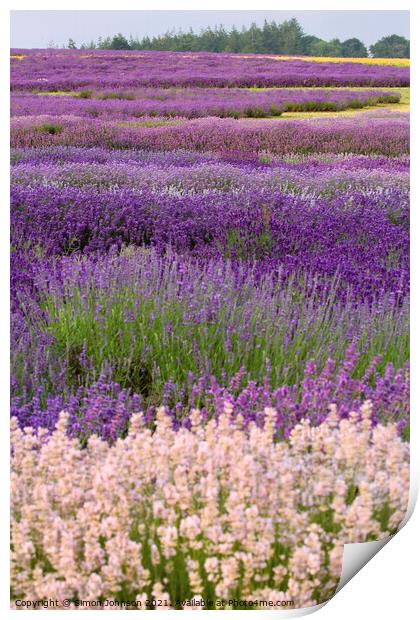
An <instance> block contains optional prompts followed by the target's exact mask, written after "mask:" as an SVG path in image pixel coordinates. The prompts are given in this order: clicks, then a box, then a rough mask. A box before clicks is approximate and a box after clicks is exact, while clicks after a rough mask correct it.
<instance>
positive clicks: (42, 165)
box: [11, 150, 409, 197]
mask: <svg viewBox="0 0 420 620" xmlns="http://www.w3.org/2000/svg"><path fill="white" fill-rule="evenodd" d="M26 154H27V153H22V152H21V151H19V152H14V153H13V155H12V156H13V160H14V165H13V166H12V169H11V182H12V184H19V185H26V186H28V185H29V186H34V185H37V184H42V185H48V186H52V187H57V188H58V187H63V188H64V187H69V186H71V187H87V186H88V187H92V188H98V189H108V190H109V191H111V192H118V191H120V190H122V189H131V190H133V191H136V192H138V191H142V190H145V189H149V190H152V191H154V192H159V193H160V192H167V193H170V194H172V195H176V194H178V195H182V194H185V193H188V194H191V193H207V192H209V191H213V192H214V191H221V192H232V191H236V192H237V191H245V190H255V191H262V190H263V189H264V188H265V189H267V190H277V191H280V190H281V191H283V192H285V193H287V194H293V195H302V194H303V195H304V196H306V197H308V196H309V195H312V196H313V197H317V196H319V195H330V194H331V193H333V192H335V191H345V192H346V193H351V192H353V191H354V190H356V189H357V190H360V191H367V192H370V193H372V192H374V193H375V194H377V195H378V196H382V197H384V196H385V195H386V193H387V191H388V190H392V189H395V188H399V189H401V190H405V191H406V193H407V194H408V192H409V169H408V166H407V163H408V162H407V161H406V160H405V159H404V158H396V159H390V158H382V159H377V160H375V159H374V158H366V157H363V156H362V157H356V156H353V157H349V158H347V159H344V158H342V159H339V160H335V161H333V162H331V163H330V162H323V161H319V160H308V161H305V162H300V163H287V162H278V163H277V165H266V166H255V165H251V164H250V163H243V164H238V163H234V162H232V161H230V162H229V161H217V160H216V159H215V160H214V161H208V160H207V161H206V160H205V161H199V160H198V161H197V162H194V160H193V161H191V162H186V161H185V159H184V157H180V159H179V161H178V160H177V159H174V160H168V158H167V157H166V155H162V157H161V158H160V159H159V158H156V159H155V161H153V160H152V161H149V160H148V158H147V154H146V157H145V160H144V161H141V159H140V158H139V157H138V158H137V160H136V159H135V158H133V159H132V160H131V161H130V160H129V161H124V160H121V161H120V160H118V158H117V157H116V158H115V159H114V160H111V159H109V160H108V161H107V163H104V160H105V161H106V160H107V158H106V157H105V158H103V157H101V156H100V157H98V159H99V161H100V162H101V163H96V162H95V163H93V162H92V161H91V159H92V153H91V152H90V150H89V152H88V153H86V158H84V153H80V154H79V155H80V160H79V161H72V159H71V158H70V160H68V159H67V156H66V154H64V159H63V160H59V159H58V158H57V159H56V161H48V159H47V158H46V157H44V159H42V154H41V156H40V157H39V158H36V160H35V161H33V160H32V161H30V160H29V161H27V160H26ZM262 157H264V156H262ZM20 158H22V159H20ZM165 162H167V163H165Z"/></svg>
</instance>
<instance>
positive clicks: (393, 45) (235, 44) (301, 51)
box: [68, 18, 410, 58]
mask: <svg viewBox="0 0 420 620" xmlns="http://www.w3.org/2000/svg"><path fill="white" fill-rule="evenodd" d="M70 42H72V43H73V44H74V41H73V40H72V39H69V45H68V47H70ZM92 47H96V48H98V49H117V50H158V51H159V50H160V51H173V52H198V51H203V52H230V53H242V54H285V55H305V56H337V57H345V58H365V57H367V55H368V51H367V48H366V46H365V45H364V43H363V42H362V41H360V40H359V39H357V38H351V39H347V40H346V41H343V42H341V41H340V40H339V39H332V40H331V41H324V40H323V39H320V38H319V37H315V36H313V35H308V34H305V33H304V31H303V28H302V26H301V25H300V24H299V22H298V21H297V19H295V18H292V19H289V20H286V21H284V22H282V23H277V22H275V21H272V22H268V21H267V20H264V24H263V26H258V25H257V24H256V23H255V22H253V23H252V24H251V25H250V26H249V28H246V27H245V26H244V27H242V29H241V30H238V29H237V28H236V27H235V26H233V27H232V29H231V30H226V29H225V27H224V26H222V25H219V26H215V27H214V28H211V27H210V26H208V27H207V28H202V29H201V31H200V32H199V33H195V32H193V30H192V29H191V28H190V29H189V30H188V31H186V32H184V31H182V30H178V31H175V30H170V31H168V32H166V33H165V34H161V35H157V36H155V37H152V38H150V37H148V36H146V37H143V38H142V39H139V38H134V37H133V36H130V38H129V39H127V38H126V37H124V36H123V35H122V34H121V33H118V34H116V35H115V36H114V37H106V38H105V39H102V38H101V37H99V39H98V41H97V43H96V44H95V43H94V42H91V43H90V44H89V45H82V46H81V48H82V49H89V48H92ZM409 48H410V42H409V41H407V39H405V38H404V37H399V36H397V35H392V36H390V37H384V38H383V39H381V40H380V41H378V42H377V43H376V44H375V45H373V46H371V47H370V51H371V53H372V55H373V56H374V57H375V58H378V57H384V58H388V57H395V58H405V57H408V56H409V55H410V50H409Z"/></svg>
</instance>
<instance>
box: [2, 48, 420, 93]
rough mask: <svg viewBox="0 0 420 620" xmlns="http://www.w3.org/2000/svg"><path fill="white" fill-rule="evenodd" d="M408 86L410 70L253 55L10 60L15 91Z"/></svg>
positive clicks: (28, 56)
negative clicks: (194, 87)
mask: <svg viewBox="0 0 420 620" xmlns="http://www.w3.org/2000/svg"><path fill="white" fill-rule="evenodd" d="M16 56H17V57H16ZM409 83H410V71H409V68H408V67H395V66H386V65H381V66H380V65H368V64H362V63H360V64H359V63H328V62H322V63H319V62H310V61H306V60H278V59H277V58H276V57H269V56H259V55H252V54H249V55H242V56H238V55H235V54H211V53H194V54H192V53H182V52H130V51H129V52H125V51H124V52H122V51H121V52H118V51H97V50H95V51H93V50H86V51H82V50H80V51H76V50H59V51H58V50H21V51H12V59H11V87H12V89H13V90H32V89H37V90H43V91H53V90H64V91H71V90H80V89H83V88H85V89H86V88H134V87H138V86H152V87H165V88H166V87H171V86H180V87H186V86H199V87H226V86H227V87H254V86H257V87H268V86H281V87H287V86H305V87H307V86H408V85H409Z"/></svg>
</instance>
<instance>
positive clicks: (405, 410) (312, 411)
mask: <svg viewBox="0 0 420 620" xmlns="http://www.w3.org/2000/svg"><path fill="white" fill-rule="evenodd" d="M356 360H357V355H356V354H355V352H354V349H353V348H350V349H349V350H348V352H347V355H346V359H345V361H344V362H343V364H342V365H341V366H340V367H339V368H337V365H336V363H335V362H334V361H333V360H332V359H328V361H327V363H326V364H325V367H324V368H322V369H321V368H317V366H316V364H315V363H314V362H313V361H311V362H309V363H308V364H307V366H306V368H305V372H304V377H303V380H302V381H301V382H300V383H299V385H292V386H288V385H284V386H282V387H279V388H277V389H275V390H273V389H272V388H271V387H270V382H269V380H268V379H265V380H264V381H263V382H262V383H261V384H259V385H258V384H257V383H256V382H255V381H251V382H248V383H247V384H246V385H243V383H244V376H246V371H245V370H244V369H241V370H240V371H239V372H238V373H237V374H236V375H235V376H234V377H233V378H232V379H231V381H230V382H229V385H228V387H223V386H221V385H219V384H218V382H217V380H216V379H215V378H214V377H208V376H202V377H200V378H199V379H198V380H195V379H194V377H193V376H192V375H190V377H189V381H188V394H187V398H185V397H184V398H183V402H181V401H180V400H178V399H179V397H180V393H179V390H177V388H176V386H175V385H174V384H173V383H171V382H169V383H168V384H167V386H165V390H164V397H163V398H164V403H165V408H166V411H167V414H168V415H169V416H170V417H171V419H172V423H173V426H174V428H180V427H181V426H183V427H187V428H189V426H190V418H189V415H190V411H191V409H196V408H198V409H199V410H200V417H201V419H202V420H203V421H204V422H205V421H207V420H209V419H211V418H213V417H215V418H216V419H217V418H218V416H219V415H221V414H222V413H223V411H224V408H225V404H226V402H230V403H231V404H232V405H233V409H234V411H235V414H236V415H241V416H242V418H243V420H244V425H245V427H247V426H248V424H249V423H250V422H255V423H257V424H258V425H259V426H264V419H265V413H264V410H265V408H266V407H274V408H275V409H276V412H277V416H276V430H277V433H278V437H279V438H281V437H288V435H289V432H290V430H291V429H292V428H293V427H294V426H295V424H297V423H298V422H300V421H301V420H302V419H308V418H309V419H310V420H311V423H312V424H314V425H317V424H320V423H322V422H323V421H324V420H325V418H326V416H327V414H328V411H329V406H330V405H331V403H335V404H336V405H337V411H338V415H339V417H340V418H342V419H343V418H346V417H347V416H348V414H349V413H350V411H357V410H358V409H359V407H360V405H361V403H362V402H364V401H365V400H366V399H369V400H371V401H372V403H373V406H374V412H375V420H374V422H377V421H379V420H386V421H388V422H394V421H397V422H398V426H399V428H400V430H401V431H403V430H404V429H405V428H406V426H407V424H408V419H409V370H408V367H407V368H406V369H405V370H404V371H402V370H399V371H398V372H395V371H394V369H393V366H392V364H388V366H387V367H386V370H385V374H384V375H383V376H382V375H381V374H379V373H378V372H377V370H376V365H377V364H378V362H379V361H380V359H379V358H374V359H373V360H372V362H371V364H370V365H369V367H368V368H367V370H366V372H365V375H364V376H363V378H362V379H361V380H358V379H354V378H352V370H353V369H354V365H355V361H356ZM43 396H44V395H43V393H42V388H39V389H38V390H37V393H36V394H35V395H34V396H33V397H32V398H31V399H30V400H29V401H25V399H24V398H22V397H16V398H14V399H13V402H12V407H11V414H12V416H15V417H16V418H17V419H18V421H19V423H20V425H21V426H22V427H25V426H31V427H32V428H38V427H41V428H47V429H49V430H51V431H53V430H54V428H55V426H56V423H57V421H58V417H59V414H60V412H61V411H67V412H68V413H69V416H70V418H69V427H68V430H69V433H70V435H72V436H74V437H79V438H80V439H82V440H86V439H87V438H88V437H89V435H91V434H92V433H95V434H98V435H99V436H101V437H102V438H104V439H106V440H108V441H115V440H116V439H117V437H119V436H123V435H124V434H125V433H126V431H127V427H128V423H129V419H130V417H131V414H132V413H136V412H139V411H143V412H144V416H145V421H146V424H152V423H153V421H154V419H155V411H156V409H155V407H154V406H152V405H147V403H145V402H144V399H143V398H142V396H141V395H139V394H130V393H129V391H127V390H124V389H122V388H121V386H120V385H119V384H118V383H115V382H112V381H109V380H106V379H104V378H102V377H101V378H99V379H98V381H96V382H94V383H92V384H91V385H90V386H88V387H86V388H85V387H83V386H81V387H79V389H78V390H77V392H76V393H75V394H74V395H71V396H69V397H67V398H63V397H62V396H60V395H58V396H53V395H51V394H47V395H46V398H45V403H44V404H42V402H41V400H42V397H43Z"/></svg>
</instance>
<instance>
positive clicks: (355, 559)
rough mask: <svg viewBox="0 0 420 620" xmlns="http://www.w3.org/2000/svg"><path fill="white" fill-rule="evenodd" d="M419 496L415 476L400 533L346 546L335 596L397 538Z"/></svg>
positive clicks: (412, 479)
mask: <svg viewBox="0 0 420 620" xmlns="http://www.w3.org/2000/svg"><path fill="white" fill-rule="evenodd" d="M417 496H418V480H417V478H416V477H415V476H412V478H411V484H410V494H409V500H408V505H407V511H406V513H405V516H404V519H403V520H402V521H401V523H400V526H399V528H398V532H397V533H396V534H394V535H393V536H387V537H385V538H382V539H381V540H373V541H370V542H363V543H347V544H345V545H344V552H343V567H342V572H341V577H340V581H339V584H338V586H337V590H336V591H335V594H334V596H335V595H336V594H337V593H338V592H339V591H340V590H341V589H342V588H343V587H344V586H345V585H346V584H347V583H348V582H349V581H350V580H351V579H352V578H353V577H354V576H355V575H356V574H357V573H358V572H359V571H360V570H361V569H362V568H363V567H364V566H366V564H367V563H368V562H369V561H370V560H371V559H372V558H373V557H374V556H375V555H376V554H377V553H379V551H380V550H381V549H382V548H383V547H385V545H386V544H387V543H389V541H390V540H392V538H394V536H397V535H398V534H399V532H400V531H401V530H402V528H403V527H404V526H405V525H406V524H407V522H408V521H409V519H410V517H411V515H412V514H413V511H414V507H415V505H416V501H417Z"/></svg>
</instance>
